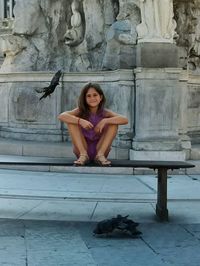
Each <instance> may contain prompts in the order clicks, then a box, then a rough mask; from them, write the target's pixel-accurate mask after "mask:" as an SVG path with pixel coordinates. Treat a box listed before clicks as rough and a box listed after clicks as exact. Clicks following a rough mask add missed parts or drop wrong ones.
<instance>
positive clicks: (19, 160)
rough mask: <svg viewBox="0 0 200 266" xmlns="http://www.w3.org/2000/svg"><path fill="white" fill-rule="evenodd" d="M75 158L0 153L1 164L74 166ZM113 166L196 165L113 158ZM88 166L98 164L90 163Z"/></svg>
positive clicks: (177, 167)
mask: <svg viewBox="0 0 200 266" xmlns="http://www.w3.org/2000/svg"><path fill="white" fill-rule="evenodd" d="M73 161H74V160H73V159H65V158H47V157H32V156H12V155H0V164H8V165H13V164H23V165H55V166H59V165H60V166H72V165H73ZM111 162H112V165H111V167H130V168H139V167H141V168H143V167H145V168H151V169H159V168H166V169H179V168H191V167H195V165H193V164H190V163H187V162H181V161H135V160H120V159H119V160H116V159H115V160H111ZM87 166H98V165H97V164H94V163H90V164H87Z"/></svg>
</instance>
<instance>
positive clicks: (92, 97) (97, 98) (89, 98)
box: [85, 88, 102, 108]
mask: <svg viewBox="0 0 200 266" xmlns="http://www.w3.org/2000/svg"><path fill="white" fill-rule="evenodd" d="M85 97H86V103H87V104H88V106H89V107H90V108H95V107H98V105H99V103H100V102H101V100H102V96H101V95H100V94H99V93H98V92H97V91H96V90H95V88H89V90H88V91H87V93H86V96H85Z"/></svg>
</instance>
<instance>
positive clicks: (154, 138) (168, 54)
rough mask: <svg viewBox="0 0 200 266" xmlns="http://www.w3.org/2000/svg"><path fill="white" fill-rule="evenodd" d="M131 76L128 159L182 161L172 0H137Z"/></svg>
mask: <svg viewBox="0 0 200 266" xmlns="http://www.w3.org/2000/svg"><path fill="white" fill-rule="evenodd" d="M139 3H140V10H141V20H142V22H141V24H139V25H138V26H137V32H138V44H137V48H136V51H137V55H136V65H137V67H136V69H135V71H134V73H135V125H134V127H135V136H134V138H133V143H132V150H131V151H130V159H134V160H185V158H186V157H185V152H184V151H183V149H182V143H181V139H180V136H179V133H180V124H181V125H182V124H183V123H181V122H180V119H181V116H180V111H183V109H181V108H180V104H182V106H183V101H181V97H182V92H183V91H182V90H181V86H180V82H179V78H180V73H181V69H180V68H178V56H177V47H176V45H175V44H174V36H175V28H176V22H175V21H174V19H173V1H172V0H162V1H159V0H140V1H139Z"/></svg>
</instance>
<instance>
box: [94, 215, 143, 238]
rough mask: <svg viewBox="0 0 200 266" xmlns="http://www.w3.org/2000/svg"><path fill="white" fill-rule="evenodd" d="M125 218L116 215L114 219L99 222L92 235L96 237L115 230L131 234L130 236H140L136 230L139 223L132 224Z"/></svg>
mask: <svg viewBox="0 0 200 266" xmlns="http://www.w3.org/2000/svg"><path fill="white" fill-rule="evenodd" d="M127 217H128V215H127V216H124V217H123V216H121V215H117V217H116V218H111V219H107V220H103V221H100V222H99V223H98V224H97V226H96V228H95V229H94V231H93V233H94V234H96V235H102V234H109V233H113V232H114V231H115V230H118V231H121V232H125V233H128V234H131V235H132V236H138V235H140V234H142V233H141V232H140V231H138V230H137V228H136V227H137V226H138V225H139V223H136V222H134V221H133V220H131V219H127Z"/></svg>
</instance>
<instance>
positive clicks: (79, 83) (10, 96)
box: [0, 70, 134, 148]
mask: <svg viewBox="0 0 200 266" xmlns="http://www.w3.org/2000/svg"><path fill="white" fill-rule="evenodd" d="M52 75H53V73H49V72H46V73H45V72H26V73H10V74H0V109H1V112H0V136H1V137H6V138H12V139H19V140H20V139H21V140H22V139H23V140H32V141H66V140H69V136H68V134H67V130H66V127H65V125H63V124H61V123H60V122H59V120H58V119H57V116H58V114H59V113H61V112H63V111H65V110H71V109H73V108H75V107H76V106H77V99H78V96H79V94H80V90H81V88H82V87H83V85H84V84H85V83H86V82H88V81H93V82H98V83H99V84H100V85H101V86H102V88H103V90H104V91H105V94H106V98H107V103H106V106H107V108H111V109H112V110H113V111H115V112H118V113H120V114H122V115H125V116H126V117H128V119H129V121H130V122H129V124H128V125H125V126H121V127H120V130H119V134H118V137H117V138H116V142H117V144H118V145H119V146H121V147H126V148H130V147H131V141H132V136H133V122H132V121H133V113H132V112H133V107H132V102H133V98H134V95H133V93H134V90H133V88H134V82H133V73H132V71H131V70H119V71H110V72H106V71H104V72H92V73H91V72H87V73H81V74H80V73H79V74H76V73H73V74H72V73H71V74H70V73H65V74H64V75H63V78H62V81H61V82H60V85H59V86H57V88H56V90H55V92H54V94H53V95H52V96H51V97H48V98H45V99H43V100H41V101H39V97H40V96H41V95H40V94H38V93H37V92H36V91H35V89H38V88H42V87H45V86H46V85H47V84H49V81H50V80H51V78H52ZM122 102H123V103H125V104H121V103H122Z"/></svg>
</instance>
